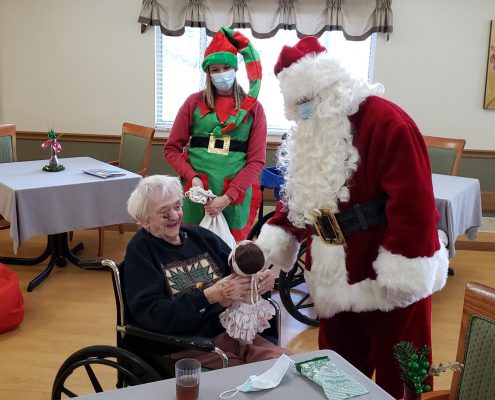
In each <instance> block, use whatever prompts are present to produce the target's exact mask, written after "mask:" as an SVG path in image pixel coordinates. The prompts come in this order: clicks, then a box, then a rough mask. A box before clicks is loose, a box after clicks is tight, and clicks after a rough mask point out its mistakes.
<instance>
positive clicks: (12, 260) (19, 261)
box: [0, 236, 51, 265]
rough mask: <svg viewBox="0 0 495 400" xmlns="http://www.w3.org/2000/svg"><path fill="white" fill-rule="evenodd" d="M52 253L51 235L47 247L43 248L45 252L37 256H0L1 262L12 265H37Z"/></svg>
mask: <svg viewBox="0 0 495 400" xmlns="http://www.w3.org/2000/svg"><path fill="white" fill-rule="evenodd" d="M50 253H51V246H50V236H48V238H47V241H46V248H45V250H43V253H41V255H39V256H38V257H36V258H21V257H0V262H2V263H4V264H11V265H36V264H39V263H41V262H43V261H45V260H46V259H47V258H48V257H49V256H50Z"/></svg>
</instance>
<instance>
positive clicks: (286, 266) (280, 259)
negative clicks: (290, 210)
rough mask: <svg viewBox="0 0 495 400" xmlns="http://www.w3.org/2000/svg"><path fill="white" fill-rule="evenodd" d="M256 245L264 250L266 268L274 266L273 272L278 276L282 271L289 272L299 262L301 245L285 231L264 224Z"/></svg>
mask: <svg viewBox="0 0 495 400" xmlns="http://www.w3.org/2000/svg"><path fill="white" fill-rule="evenodd" d="M256 244H257V245H258V246H259V247H260V248H261V250H263V254H264V255H265V266H270V265H271V264H273V268H272V270H273V271H274V273H275V274H276V276H278V272H279V271H280V269H282V270H284V271H286V272H288V271H290V270H291V268H292V266H293V265H294V263H295V262H296V260H297V253H298V252H299V246H300V244H299V243H298V242H297V240H296V238H295V237H294V236H293V235H291V234H290V233H288V232H287V231H285V230H284V229H282V228H280V227H278V226H274V225H269V224H264V225H263V227H262V228H261V232H260V234H259V236H258V239H256Z"/></svg>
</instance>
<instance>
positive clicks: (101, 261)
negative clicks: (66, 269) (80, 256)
mask: <svg viewBox="0 0 495 400" xmlns="http://www.w3.org/2000/svg"><path fill="white" fill-rule="evenodd" d="M77 266H78V267H79V268H83V269H101V268H103V267H109V268H111V269H113V268H112V267H115V268H117V266H116V265H115V263H114V262H113V261H112V260H108V259H106V258H96V259H94V260H80V261H79V263H78V264H77Z"/></svg>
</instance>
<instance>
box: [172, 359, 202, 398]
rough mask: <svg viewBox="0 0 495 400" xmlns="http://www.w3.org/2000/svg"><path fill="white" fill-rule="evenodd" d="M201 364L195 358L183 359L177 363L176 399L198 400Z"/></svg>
mask: <svg viewBox="0 0 495 400" xmlns="http://www.w3.org/2000/svg"><path fill="white" fill-rule="evenodd" d="M200 372H201V363H200V362H199V361H198V360H195V359H193V358H183V359H182V360H179V361H177V362H176V363H175V398H176V399H177V400H197V399H198V396H199V373H200Z"/></svg>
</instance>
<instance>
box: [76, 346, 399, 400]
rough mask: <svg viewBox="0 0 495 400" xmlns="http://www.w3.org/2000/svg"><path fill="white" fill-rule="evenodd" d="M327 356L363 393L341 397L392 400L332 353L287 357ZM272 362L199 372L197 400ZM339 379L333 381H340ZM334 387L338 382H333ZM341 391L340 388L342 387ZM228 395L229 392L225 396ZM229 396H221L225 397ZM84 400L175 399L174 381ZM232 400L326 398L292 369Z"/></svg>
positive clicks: (215, 395)
mask: <svg viewBox="0 0 495 400" xmlns="http://www.w3.org/2000/svg"><path fill="white" fill-rule="evenodd" d="M325 356H327V357H328V358H329V360H330V361H331V362H332V363H333V364H334V365H335V366H336V367H337V368H338V369H339V370H341V371H343V372H344V373H345V374H346V375H347V376H349V377H351V378H352V379H353V380H354V381H356V382H358V383H359V384H361V385H362V386H363V387H364V389H365V391H366V393H364V394H362V395H359V396H356V397H355V396H349V397H347V396H345V397H342V398H349V399H350V398H352V399H353V400H392V399H393V397H392V396H391V395H389V394H388V393H387V392H386V391H385V390H383V389H382V388H381V387H380V386H378V385H377V384H376V383H375V382H373V381H372V380H371V379H370V378H368V377H367V376H366V375H364V374H363V373H362V372H361V371H359V370H358V369H357V368H355V367H354V366H353V365H352V364H351V363H349V362H348V361H347V360H346V359H344V358H343V357H342V356H340V355H339V354H338V353H336V352H334V351H332V350H318V351H312V352H306V353H300V354H296V355H293V356H291V358H292V359H293V360H294V361H295V362H300V361H306V360H311V359H314V358H317V357H325ZM274 363H275V360H266V361H259V362H254V363H249V364H244V365H239V366H236V367H229V368H225V369H217V370H214V371H208V372H202V373H201V377H200V383H199V398H198V400H213V399H218V398H219V395H220V394H221V393H223V392H225V391H228V390H230V389H233V388H235V387H236V386H239V385H242V384H243V383H244V382H245V381H246V380H247V379H248V378H249V377H250V376H252V375H260V374H262V373H263V372H265V371H267V370H268V369H270V367H272V366H273V364H274ZM341 379H342V376H339V378H336V379H335V380H336V381H339V382H342V380H341ZM337 384H338V383H337ZM342 389H343V388H342ZM229 394H230V395H232V394H233V392H231V393H229ZM229 394H225V396H228V395H229ZM78 398H80V399H84V400H131V399H132V400H134V399H146V400H175V399H176V397H175V378H172V379H166V380H162V381H157V382H152V383H146V384H143V385H137V386H130V387H127V388H123V389H116V390H109V391H105V392H101V393H96V394H90V395H85V396H81V397H78ZM233 399H236V400H248V399H249V400H261V399H263V400H272V399H273V400H279V399H284V400H302V399H304V400H324V399H327V397H326V396H325V393H324V391H323V389H322V387H321V386H320V385H318V384H316V383H314V382H313V381H311V380H310V379H309V378H307V377H306V376H303V375H301V374H299V373H296V372H295V371H294V370H293V368H292V367H289V370H288V371H287V372H286V373H285V375H284V376H283V378H282V381H281V382H280V384H279V385H278V386H277V387H275V388H271V389H267V390H260V391H256V392H253V391H251V392H238V393H236V394H235V396H233Z"/></svg>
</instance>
